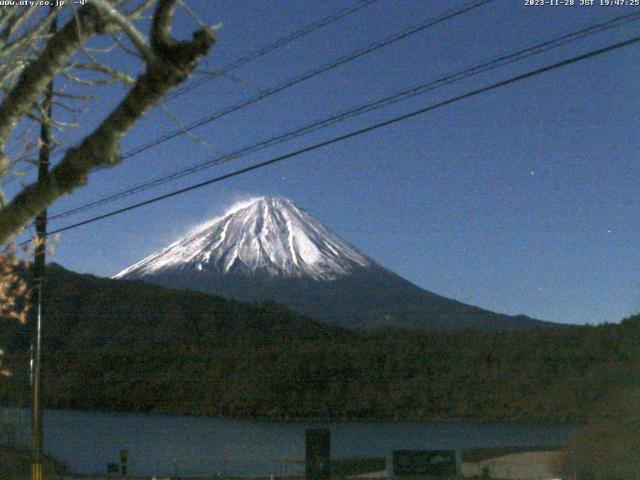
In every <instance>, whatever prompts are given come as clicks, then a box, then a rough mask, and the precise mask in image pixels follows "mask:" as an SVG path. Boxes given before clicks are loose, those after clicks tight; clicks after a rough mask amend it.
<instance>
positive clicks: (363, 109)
mask: <svg viewBox="0 0 640 480" xmlns="http://www.w3.org/2000/svg"><path fill="white" fill-rule="evenodd" d="M639 18H640V12H636V13H633V14H628V15H623V16H619V17H615V18H612V19H610V20H608V21H606V22H602V23H598V24H595V25H591V26H588V27H585V28H582V29H580V30H576V31H573V32H570V33H567V34H564V35H561V36H559V37H556V38H553V39H551V40H547V41H545V42H542V43H538V44H536V45H533V46H530V47H527V48H524V49H520V50H518V51H515V52H512V53H509V54H506V55H503V56H500V57H498V58H496V59H493V60H490V61H488V62H484V63H480V64H476V65H474V66H472V67H469V68H466V69H464V70H458V71H454V72H452V73H448V74H445V75H442V76H440V77H438V78H436V79H433V80H430V81H428V82H426V83H422V84H420V85H417V86H413V87H411V88H408V89H404V90H401V91H399V92H396V93H394V94H392V95H388V96H386V97H383V98H381V99H377V100H375V101H372V102H367V103H365V104H362V105H360V106H358V107H356V108H352V109H349V110H347V111H343V112H340V113H338V114H334V115H332V116H330V117H328V118H325V119H322V120H317V121H314V122H311V123H310V124H307V125H305V126H303V127H299V128H296V129H294V130H291V131H288V132H286V133H283V134H280V135H277V136H275V137H271V138H269V139H267V140H263V141H260V142H258V143H255V144H252V145H249V146H245V147H243V148H240V149H238V150H235V151H233V152H230V153H226V154H223V155H220V156H217V157H214V158H212V159H209V160H206V161H204V162H200V163H198V164H196V165H192V166H190V167H187V168H182V169H178V170H176V171H174V172H172V173H170V174H167V175H162V176H159V177H156V178H153V179H151V180H147V181H145V182H142V183H139V184H136V185H133V186H131V187H127V188H125V189H121V190H118V191H116V192H114V193H111V194H109V195H106V196H104V197H102V198H99V199H97V200H93V201H90V202H87V203H84V204H81V205H78V206H76V207H72V208H70V209H68V210H65V211H62V212H60V213H58V214H55V215H52V216H51V217H50V218H51V219H59V218H67V217H70V216H72V215H76V214H79V213H82V212H85V211H88V210H92V209H94V208H97V207H99V206H102V205H106V204H109V203H112V202H114V201H116V200H120V199H123V198H126V197H129V196H131V195H135V194H137V193H140V192H143V191H145V190H148V189H150V188H154V187H157V186H160V185H163V184H165V183H169V182H171V181H174V180H177V179H180V178H183V177H185V176H188V175H192V174H194V173H197V172H199V171H202V170H204V169H206V168H210V167H212V166H216V165H220V164H223V163H226V162H229V161H231V160H235V159H238V158H240V157H244V156H245V155H248V154H250V153H254V152H256V151H259V150H262V149H264V148H267V147H270V146H273V145H276V144H280V143H283V142H285V141H288V140H291V139H293V138H297V137H300V136H302V135H306V134H308V133H311V132H314V131H317V130H319V129H323V128H326V127H328V126H331V125H334V124H337V123H338V122H341V121H344V120H346V119H349V118H353V117H355V116H357V115H361V114H364V113H368V112H371V111H374V110H377V109H380V108H383V107H386V106H389V105H392V104H394V103H397V102H400V101H403V100H407V99H409V98H412V97H415V96H417V95H421V94H424V93H426V92H429V91H432V90H435V89H437V88H440V87H442V86H445V85H450V84H452V83H455V82H458V81H461V80H464V79H467V78H470V77H473V76H475V75H479V74H481V73H485V72H487V71H490V70H493V69H496V68H499V67H502V66H505V65H508V64H511V63H514V62H516V61H520V60H523V59H525V58H529V57H531V56H534V55H539V54H541V53H543V52H546V51H548V50H551V49H553V48H557V47H560V46H563V45H566V44H567V43H570V42H573V41H576V40H579V39H583V38H586V37H588V36H590V35H593V34H596V33H600V32H602V31H605V30H608V29H611V28H615V27H619V26H621V25H623V24H626V23H629V22H632V21H637V20H638V19H639Z"/></svg>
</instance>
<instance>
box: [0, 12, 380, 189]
mask: <svg viewBox="0 0 640 480" xmlns="http://www.w3.org/2000/svg"><path fill="white" fill-rule="evenodd" d="M378 1H379V0H359V1H358V2H356V3H355V4H354V5H351V6H349V7H345V8H343V9H341V10H338V11H337V12H335V13H333V14H331V15H328V16H326V17H324V18H322V19H320V20H318V21H316V22H313V23H310V24H308V25H305V26H304V27H302V28H300V29H298V30H295V31H293V32H291V33H289V34H287V35H285V36H283V37H280V38H278V39H277V40H275V41H274V42H272V43H270V44H268V45H265V46H263V47H261V48H258V49H257V50H254V51H252V52H250V53H248V54H246V55H245V56H243V57H240V58H237V59H236V60H234V61H232V62H230V63H228V64H227V65H225V66H223V67H222V68H220V69H218V70H216V71H214V72H211V73H209V75H208V76H207V77H206V78H202V79H200V80H197V81H193V82H191V83H190V84H189V85H185V86H183V87H181V88H178V89H176V90H174V91H173V92H172V93H171V94H169V95H168V96H166V97H165V100H172V99H174V98H176V97H178V96H180V95H184V94H185V93H188V92H190V91H191V90H193V89H195V88H197V87H199V86H201V85H204V84H205V83H207V82H210V81H211V80H213V79H215V78H217V77H221V76H224V75H225V74H226V73H228V72H230V71H232V70H235V69H236V68H239V67H241V66H243V65H246V64H247V63H249V62H251V61H253V60H256V59H258V58H260V57H263V56H265V55H266V54H268V53H271V52H273V51H274V50H277V49H278V48H281V47H284V46H285V45H287V44H289V43H291V42H293V41H295V40H297V39H299V38H302V37H304V36H305V35H308V34H310V33H313V32H315V31H316V30H319V29H321V28H323V27H326V26H327V25H330V24H332V23H335V22H337V21H338V20H340V19H342V18H344V17H347V16H348V15H351V14H353V13H355V12H357V11H359V10H361V9H363V8H364V7H368V6H369V5H372V4H374V3H376V2H378ZM65 21H66V19H65ZM63 23H64V22H63ZM64 151H65V149H57V154H56V155H55V156H60V154H61V152H64ZM30 159H31V157H26V158H19V159H17V160H16V161H17V162H19V161H25V160H30ZM34 168H36V167H35V166H33V165H31V166H29V167H27V168H26V169H25V170H24V173H25V174H26V173H28V172H30V171H31V170H33V169H34ZM17 178H19V177H18V176H14V177H12V178H11V179H8V180H6V181H3V182H2V184H3V185H8V184H10V183H12V182H14V181H15V180H16V179H17Z"/></svg>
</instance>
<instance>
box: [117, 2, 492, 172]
mask: <svg viewBox="0 0 640 480" xmlns="http://www.w3.org/2000/svg"><path fill="white" fill-rule="evenodd" d="M492 1H494V0H474V1H472V2H469V3H466V4H465V5H464V6H463V7H460V8H457V9H454V10H448V11H446V12H445V13H443V14H441V15H439V16H437V17H435V18H429V19H427V20H425V21H423V22H421V23H420V24H418V25H415V26H413V27H409V28H407V29H405V30H403V31H401V32H399V33H395V34H392V35H389V36H388V37H386V38H385V39H383V40H381V41H378V42H375V43H372V44H369V45H368V46H366V47H363V48H360V49H358V50H355V51H353V52H350V53H348V54H346V55H343V56H341V57H339V58H338V59H336V60H334V61H333V62H331V63H327V64H324V65H321V66H320V67H317V68H314V69H311V70H308V71H306V72H304V73H301V74H300V75H297V76H295V77H293V78H290V79H288V80H285V81H284V82H282V83H279V84H278V85H276V86H274V87H271V88H269V89H267V90H265V91H263V92H261V93H259V94H257V95H254V96H252V97H249V98H248V99H246V100H242V101H240V102H238V103H236V104H233V105H230V106H228V107H225V108H223V109H222V110H218V111H217V112H214V113H213V114H210V115H207V116H206V117H203V118H201V119H199V120H196V121H194V122H191V123H190V124H188V125H185V126H184V127H182V128H179V129H176V130H173V131H171V132H169V133H166V134H164V135H161V136H160V137H158V138H156V139H155V140H152V141H150V142H147V143H145V144H143V145H140V146H138V147H136V148H134V149H133V150H130V151H128V152H126V153H125V154H124V155H122V159H123V160H124V159H127V158H131V157H133V156H135V155H138V154H139V153H142V152H144V151H145V150H148V149H150V148H153V147H155V146H158V145H160V144H161V143H164V142H166V141H168V140H172V139H174V138H176V137H179V136H182V135H185V134H187V133H188V132H190V131H192V130H195V129H196V128H199V127H201V126H203V125H206V124H207V123H211V122H213V121H215V120H218V119H220V118H222V117H225V116H226V115H229V114H230V113H233V112H236V111H238V110H240V109H242V108H245V107H248V106H249V105H253V104H254V103H256V102H259V101H260V100H263V99H265V98H268V97H270V96H272V95H275V94H276V93H279V92H282V91H284V90H287V89H289V88H291V87H293V86H294V85H298V84H299V83H302V82H304V81H306V80H309V79H311V78H314V77H317V76H318V75H321V74H323V73H325V72H328V71H330V70H333V69H334V68H337V67H339V66H342V65H345V64H347V63H349V62H352V61H354V60H356V59H358V58H360V57H362V56H364V55H368V54H369V53H372V52H375V51H376V50H379V49H381V48H384V47H386V46H388V45H391V44H393V43H395V42H397V41H399V40H402V39H405V38H407V37H409V36H411V35H414V34H416V33H419V32H422V31H423V30H426V29H428V28H430V27H433V26H436V25H438V24H440V23H443V22H445V21H447V20H450V19H452V18H455V17H457V16H459V15H463V14H464V13H467V12H469V11H471V10H474V9H476V8H479V7H481V6H483V5H485V4H487V3H490V2H492Z"/></svg>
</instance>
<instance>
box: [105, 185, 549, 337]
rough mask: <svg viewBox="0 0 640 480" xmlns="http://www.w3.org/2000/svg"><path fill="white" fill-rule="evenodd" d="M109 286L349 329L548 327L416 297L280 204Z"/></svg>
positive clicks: (246, 211)
mask: <svg viewBox="0 0 640 480" xmlns="http://www.w3.org/2000/svg"><path fill="white" fill-rule="evenodd" d="M114 278H115V279H124V280H126V279H141V280H146V281H149V282H152V283H157V284H160V285H164V286H166V287H171V288H187V289H192V290H199V291H203V292H205V293H212V294H217V295H221V296H224V297H227V298H234V299H236V300H243V301H265V300H275V301H276V302H278V303H281V304H283V305H285V306H287V307H289V308H291V309H293V310H295V311H297V312H299V313H301V314H304V315H308V316H310V317H312V318H314V319H317V320H323V321H327V322H331V323H335V324H338V325H341V326H344V327H349V328H387V327H388V328H405V329H421V330H424V329H426V330H438V331H443V330H445V331H451V330H464V329H470V330H483V331H496V330H521V329H529V328H536V327H544V326H551V325H554V324H552V323H548V322H542V321H539V320H534V319H531V318H529V317H526V316H524V315H517V316H509V315H503V314H498V313H493V312H490V311H487V310H483V309H481V308H478V307H474V306H471V305H466V304H464V303H461V302H458V301H456V300H452V299H448V298H445V297H442V296H440V295H437V294H435V293H432V292H429V291H427V290H424V289H422V288H420V287H418V286H416V285H414V284H412V283H411V282H409V281H407V280H405V279H404V278H402V277H400V276H398V275H396V274H395V273H393V272H391V271H390V270H388V269H386V268H384V267H382V266H381V265H378V264H377V263H376V262H375V261H373V260H372V259H371V258H369V257H368V256H366V255H365V254H364V253H362V252H360V251H358V250H357V249H356V248H355V247H353V246H352V245H350V244H349V243H348V242H346V241H345V240H343V239H342V238H340V237H339V236H338V235H336V234H335V233H333V232H332V231H331V230H329V229H328V228H327V227H325V226H324V225H322V223H320V221H318V220H317V219H316V218H314V217H313V216H312V215H310V214H309V213H307V212H305V211H304V210H303V209H301V208H299V207H298V206H296V205H295V204H294V203H293V202H291V201H290V200H288V199H285V198H279V197H260V198H254V199H252V200H250V201H247V202H244V203H242V204H238V205H236V206H235V207H233V208H232V209H231V210H230V211H228V212H227V213H225V214H224V215H222V216H220V217H217V218H215V219H213V220H211V221H209V222H207V223H206V224H204V225H202V226H201V227H200V228H198V229H197V230H196V231H194V232H192V233H190V234H189V235H187V236H186V237H184V238H183V239H181V240H179V241H177V242H175V243H173V244H171V245H169V246H168V247H166V248H164V249H162V250H160V251H158V252H155V253H153V254H151V255H149V256H148V257H146V258H144V259H143V260H141V261H140V262H138V263H136V264H134V265H132V266H130V267H129V268H127V269H125V270H123V271H121V272H120V273H118V274H117V275H115V276H114Z"/></svg>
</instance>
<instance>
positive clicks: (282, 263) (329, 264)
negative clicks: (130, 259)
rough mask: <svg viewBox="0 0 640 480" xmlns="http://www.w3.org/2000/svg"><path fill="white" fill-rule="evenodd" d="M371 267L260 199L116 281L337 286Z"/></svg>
mask: <svg viewBox="0 0 640 480" xmlns="http://www.w3.org/2000/svg"><path fill="white" fill-rule="evenodd" d="M372 264H373V261H372V260H370V259H369V258H368V257H367V256H366V255H364V254H362V253H360V252H359V251H358V250H356V249H355V248H354V247H352V246H351V245H349V244H348V243H347V242H345V241H344V240H342V239H341V238H340V237H338V236H337V235H336V234H335V233H333V232H331V231H330V230H329V229H327V228H326V227H325V226H324V225H322V224H321V223H320V222H319V221H318V220H316V219H315V218H314V217H312V216H311V215H309V214H308V213H307V212H305V211H304V210H302V209H301V208H299V207H298V206H296V205H295V204H294V203H293V202H291V201H290V200H288V199H286V198H280V197H260V198H255V199H252V200H251V201H249V202H243V203H242V204H239V205H236V206H235V207H232V208H231V210H230V211H228V212H227V213H226V214H224V215H223V216H221V217H218V218H215V219H213V220H212V221H209V222H207V224H205V225H203V226H202V227H200V228H199V229H197V231H196V232H195V233H193V234H191V235H188V236H187V237H185V238H183V239H181V240H179V241H177V242H175V243H173V244H172V245H170V246H169V247H167V248H165V249H163V250H160V251H158V252H155V253H153V254H151V255H150V256H148V257H147V258H145V259H143V260H142V261H140V262H138V263H136V264H135V265H132V266H131V267H129V268H127V269H126V270H123V271H122V272H120V273H118V274H117V275H116V276H115V277H114V278H135V277H143V276H145V275H154V274H158V273H161V272H163V271H165V270H175V269H180V270H197V271H203V270H205V271H208V272H217V273H223V274H224V273H243V274H251V273H255V272H259V273H266V274H269V275H274V276H282V277H307V278H312V279H314V280H333V279H335V278H337V277H339V276H342V275H346V274H348V273H349V272H351V271H353V270H354V269H355V268H358V267H367V266H370V265H372Z"/></svg>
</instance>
